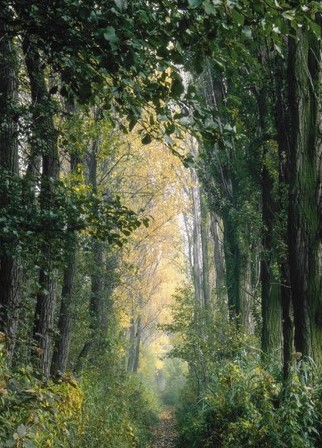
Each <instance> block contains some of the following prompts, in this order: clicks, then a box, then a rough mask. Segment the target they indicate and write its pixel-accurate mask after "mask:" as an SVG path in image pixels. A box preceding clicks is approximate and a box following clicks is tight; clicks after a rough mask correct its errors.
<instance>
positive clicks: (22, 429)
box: [17, 424, 27, 439]
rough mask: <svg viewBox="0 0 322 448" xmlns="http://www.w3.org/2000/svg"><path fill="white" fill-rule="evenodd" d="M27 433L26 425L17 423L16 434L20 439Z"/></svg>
mask: <svg viewBox="0 0 322 448" xmlns="http://www.w3.org/2000/svg"><path fill="white" fill-rule="evenodd" d="M26 433H27V430H26V427H25V425H22V424H21V425H19V426H18V428H17V434H18V436H19V438H20V439H22V438H23V437H24V436H25V435H26Z"/></svg>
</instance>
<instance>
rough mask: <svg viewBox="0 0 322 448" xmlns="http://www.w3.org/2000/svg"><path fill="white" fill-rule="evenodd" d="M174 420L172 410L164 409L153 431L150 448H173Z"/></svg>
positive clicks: (174, 436)
mask: <svg viewBox="0 0 322 448" xmlns="http://www.w3.org/2000/svg"><path fill="white" fill-rule="evenodd" d="M176 436H177V434H176V430H175V418H174V416H173V411H172V408H171V407H169V408H165V409H164V411H163V412H162V414H161V416H160V422H159V423H158V425H157V427H156V428H155V431H154V437H153V442H152V445H151V448H175V441H176Z"/></svg>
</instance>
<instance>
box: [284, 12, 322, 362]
mask: <svg viewBox="0 0 322 448" xmlns="http://www.w3.org/2000/svg"><path fill="white" fill-rule="evenodd" d="M320 22H321V20H320ZM320 45H321V44H320V42H319V41H318V39H317V38H316V37H315V36H314V35H313V33H312V32H311V33H310V32H309V31H307V30H305V29H302V28H299V29H297V31H296V32H294V35H293V36H291V37H290V38H289V55H288V81H289V109H290V118H291V123H290V125H291V133H290V135H291V146H290V160H289V180H290V190H289V214H288V218H289V219H288V237H289V240H288V248H289V263H290V280H291V288H292V299H293V308H294V325H295V350H296V351H297V352H300V353H301V354H302V355H303V356H304V357H305V358H306V357H312V358H313V359H314V360H315V362H317V363H318V364H319V365H322V290H321V273H320V266H319V262H320V260H319V255H320V249H321V237H322V232H321V222H322V220H321V203H322V202H321V200H322V198H321V157H322V151H321V150H322V148H321V142H320V141H319V138H320V136H319V124H320V123H319V119H320V116H319V113H320V111H319V107H320V106H321V102H320V101H321V91H320V82H321V46H320Z"/></svg>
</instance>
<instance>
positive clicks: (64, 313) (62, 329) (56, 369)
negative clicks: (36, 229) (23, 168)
mask: <svg viewBox="0 0 322 448" xmlns="http://www.w3.org/2000/svg"><path fill="white" fill-rule="evenodd" d="M67 250H68V253H67V266H66V267H65V269H64V276H63V288H62V294H61V303H60V310H59V319H58V325H57V330H58V333H59V335H58V337H57V338H56V342H55V347H54V353H53V359H52V365H51V373H52V374H53V375H56V374H57V373H64V372H65V370H66V366H67V361H68V355H69V346H70V340H71V328H72V312H73V292H74V291H73V289H74V284H75V273H76V235H75V234H74V232H73V233H72V234H71V235H70V240H69V245H68V248H67Z"/></svg>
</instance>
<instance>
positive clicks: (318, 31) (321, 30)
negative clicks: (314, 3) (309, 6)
mask: <svg viewBox="0 0 322 448" xmlns="http://www.w3.org/2000/svg"><path fill="white" fill-rule="evenodd" d="M308 22H309V26H310V29H311V30H312V31H313V33H314V34H315V36H316V37H318V38H320V39H321V34H322V27H321V25H319V24H318V23H317V22H314V21H313V20H308Z"/></svg>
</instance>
